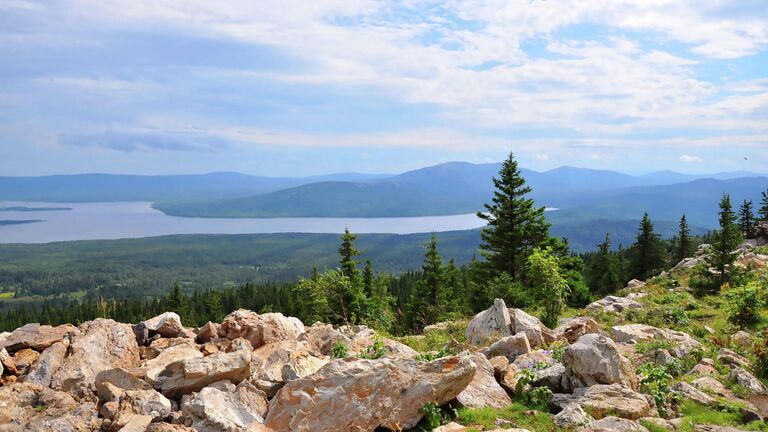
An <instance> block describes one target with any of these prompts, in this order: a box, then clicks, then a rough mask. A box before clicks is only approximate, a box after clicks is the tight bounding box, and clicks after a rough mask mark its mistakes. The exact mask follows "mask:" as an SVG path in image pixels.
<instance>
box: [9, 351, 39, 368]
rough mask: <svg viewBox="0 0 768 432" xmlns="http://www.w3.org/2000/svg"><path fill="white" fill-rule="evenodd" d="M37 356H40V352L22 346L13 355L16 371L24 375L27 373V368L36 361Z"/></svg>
mask: <svg viewBox="0 0 768 432" xmlns="http://www.w3.org/2000/svg"><path fill="white" fill-rule="evenodd" d="M38 357H40V353H38V352H37V351H35V350H32V349H29V348H24V349H20V350H18V351H16V354H14V355H13V363H14V366H16V370H17V371H18V373H20V374H22V375H24V374H26V373H27V369H29V368H30V366H32V365H33V364H34V363H35V362H36V361H37V359H38Z"/></svg>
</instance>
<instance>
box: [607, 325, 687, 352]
mask: <svg viewBox="0 0 768 432" xmlns="http://www.w3.org/2000/svg"><path fill="white" fill-rule="evenodd" d="M611 333H612V334H613V338H614V339H615V340H616V342H618V343H637V342H646V341H650V340H664V341H667V342H669V344H670V345H671V346H672V347H671V348H670V349H669V352H670V353H672V355H674V356H675V357H684V356H685V355H686V354H688V353H689V352H691V351H693V350H695V349H699V348H701V347H702V345H701V343H700V342H699V341H697V340H696V339H694V338H693V337H692V336H691V335H689V334H688V333H683V332H680V331H675V330H670V329H661V328H656V327H653V326H649V325H646V324H626V325H620V326H615V327H613V328H611Z"/></svg>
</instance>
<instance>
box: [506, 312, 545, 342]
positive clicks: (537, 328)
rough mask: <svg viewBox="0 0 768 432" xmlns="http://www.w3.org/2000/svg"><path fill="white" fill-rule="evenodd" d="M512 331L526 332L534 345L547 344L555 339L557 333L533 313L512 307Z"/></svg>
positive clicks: (514, 332) (513, 332)
mask: <svg viewBox="0 0 768 432" xmlns="http://www.w3.org/2000/svg"><path fill="white" fill-rule="evenodd" d="M509 318H510V327H509V329H510V332H511V333H512V334H519V333H525V335H526V336H528V342H530V344H531V346H532V347H538V346H542V345H547V344H549V343H551V342H554V340H555V333H554V332H553V331H552V330H550V329H549V328H548V327H547V326H545V325H544V324H542V322H541V321H540V320H539V319H538V318H536V317H535V316H533V315H529V314H527V313H525V311H523V310H522V309H510V310H509Z"/></svg>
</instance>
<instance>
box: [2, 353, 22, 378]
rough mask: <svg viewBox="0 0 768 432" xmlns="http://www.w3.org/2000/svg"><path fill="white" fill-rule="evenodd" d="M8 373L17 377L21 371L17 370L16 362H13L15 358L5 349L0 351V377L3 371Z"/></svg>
mask: <svg viewBox="0 0 768 432" xmlns="http://www.w3.org/2000/svg"><path fill="white" fill-rule="evenodd" d="M4 370H5V371H7V372H8V373H9V374H12V375H17V374H18V373H19V370H18V369H17V368H16V362H14V361H13V357H11V355H10V354H8V351H7V350H6V349H5V348H2V349H0V375H2V374H3V371H4Z"/></svg>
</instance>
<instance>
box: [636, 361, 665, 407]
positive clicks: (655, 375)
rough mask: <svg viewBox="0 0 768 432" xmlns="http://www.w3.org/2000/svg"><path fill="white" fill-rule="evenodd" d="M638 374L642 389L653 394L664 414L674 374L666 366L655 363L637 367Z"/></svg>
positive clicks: (657, 405)
mask: <svg viewBox="0 0 768 432" xmlns="http://www.w3.org/2000/svg"><path fill="white" fill-rule="evenodd" d="M637 374H638V375H639V376H640V390H641V391H642V392H643V393H646V394H648V395H651V397H652V398H653V400H654V401H655V402H656V407H657V408H658V409H659V413H660V414H661V415H662V416H663V415H664V414H665V411H666V409H665V407H666V405H667V402H668V400H669V399H668V398H669V396H670V390H671V388H670V386H671V384H672V375H670V374H669V373H668V372H667V369H666V368H665V367H664V366H657V365H655V364H653V363H645V364H642V365H640V367H638V368H637Z"/></svg>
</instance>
